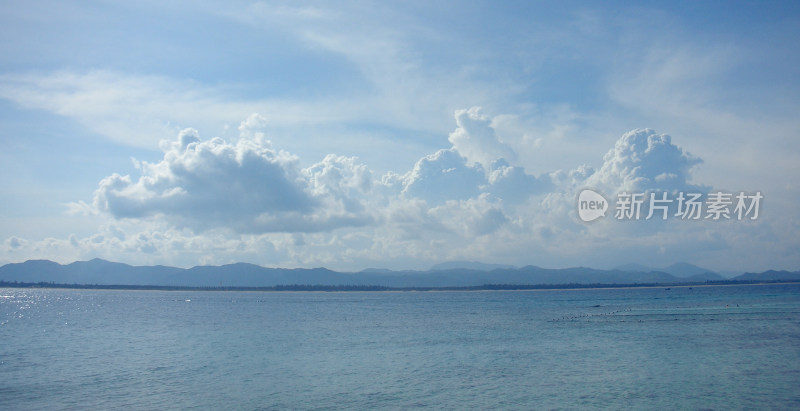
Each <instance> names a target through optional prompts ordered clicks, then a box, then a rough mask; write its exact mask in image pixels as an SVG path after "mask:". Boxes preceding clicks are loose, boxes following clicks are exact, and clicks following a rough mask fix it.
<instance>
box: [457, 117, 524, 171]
mask: <svg viewBox="0 0 800 411" xmlns="http://www.w3.org/2000/svg"><path fill="white" fill-rule="evenodd" d="M455 118H456V124H457V125H458V128H456V129H455V130H454V131H453V132H452V133H450V137H449V138H448V140H449V141H450V143H452V144H453V149H454V150H456V151H458V152H459V153H460V154H461V155H462V156H464V158H466V159H467V164H469V165H474V164H475V163H478V164H481V165H483V166H484V167H488V166H489V165H490V164H492V162H494V161H495V160H498V159H506V160H513V159H514V158H515V157H516V154H515V153H514V151H513V150H512V149H511V148H510V147H509V146H507V145H506V144H504V143H503V142H501V141H500V140H499V139H498V137H497V134H496V133H495V130H494V128H493V127H492V124H491V119H490V118H489V117H487V116H485V115H484V114H483V113H482V111H481V108H480V107H472V108H470V109H468V110H457V111H456V114H455Z"/></svg>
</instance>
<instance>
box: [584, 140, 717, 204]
mask: <svg viewBox="0 0 800 411" xmlns="http://www.w3.org/2000/svg"><path fill="white" fill-rule="evenodd" d="M700 163H702V160H701V159H699V158H697V157H695V156H692V155H691V154H689V153H687V152H686V151H684V150H683V149H682V148H681V147H678V146H676V145H674V144H672V139H671V137H670V136H668V135H666V134H657V133H656V132H655V131H653V130H650V129H637V130H633V131H630V132H628V133H625V134H624V135H622V137H620V139H619V140H617V142H616V144H615V145H614V148H612V149H611V150H609V151H608V153H606V155H605V156H603V166H602V167H600V169H599V170H597V172H595V173H594V174H592V175H591V176H589V177H588V178H587V179H586V184H587V185H589V186H594V187H597V188H599V189H602V190H605V191H606V192H608V193H616V192H617V191H623V190H624V191H639V192H642V191H646V190H657V191H668V192H673V191H679V190H690V191H696V192H698V191H699V192H705V191H707V190H708V188H707V187H701V186H697V185H693V184H691V182H690V177H691V170H692V168H693V167H694V166H696V165H698V164H700Z"/></svg>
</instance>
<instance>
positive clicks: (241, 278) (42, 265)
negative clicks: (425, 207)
mask: <svg viewBox="0 0 800 411" xmlns="http://www.w3.org/2000/svg"><path fill="white" fill-rule="evenodd" d="M462 265H465V267H462ZM720 280H724V278H723V277H722V276H720V275H719V274H716V273H714V272H711V271H709V270H705V269H702V268H700V267H697V266H694V265H691V264H686V263H679V264H674V265H672V266H670V267H667V268H666V269H662V270H653V269H650V268H648V267H644V266H634V265H626V266H621V267H617V268H615V269H611V270H598V269H593V268H585V267H575V268H558V269H555V268H541V267H536V266H532V265H529V266H525V267H520V268H516V267H513V266H502V265H497V266H495V265H490V264H483V263H474V262H454V263H450V264H445V265H437V266H434V267H432V268H431V269H430V270H427V271H392V270H386V269H367V270H363V271H360V272H339V271H332V270H329V269H327V268H310V269H308V268H295V269H288V268H267V267H262V266H258V265H254V264H247V263H236V264H227V265H220V266H197V267H192V268H178V267H167V266H162V265H156V266H132V265H128V264H123V263H115V262H110V261H106V260H102V259H93V260H90V261H76V262H74V263H71V264H66V265H62V264H59V263H55V262H52V261H48V260H29V261H26V262H24V263H12V264H6V265H4V266H2V267H0V281H6V282H14V281H16V282H26V283H38V282H47V283H57V284H82V285H136V286H140V285H158V286H181V287H271V286H276V285H294V284H299V285H350V286H365V285H370V286H372V285H374V286H384V287H469V286H480V285H485V284H518V285H533V284H636V283H638V284H644V283H664V284H669V283H680V282H705V281H720ZM731 280H734V281H737V280H741V281H776V280H800V271H794V272H789V271H773V270H770V271H765V272H763V273H745V274H742V275H740V276H737V277H734V278H732V279H731Z"/></svg>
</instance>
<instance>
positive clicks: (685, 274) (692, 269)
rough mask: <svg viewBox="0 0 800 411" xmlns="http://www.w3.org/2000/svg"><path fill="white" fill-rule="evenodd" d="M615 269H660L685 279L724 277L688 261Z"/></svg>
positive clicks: (647, 270) (650, 270)
mask: <svg viewBox="0 0 800 411" xmlns="http://www.w3.org/2000/svg"><path fill="white" fill-rule="evenodd" d="M616 270H620V271H626V272H642V273H647V272H653V271H660V272H663V273H667V274H670V275H673V276H675V277H677V278H682V279H685V280H687V281H721V280H724V279H725V277H723V276H721V275H719V274H717V273H715V272H714V271H711V270H709V269H706V268H702V267H698V266H696V265H693V264H689V263H675V264H672V265H670V266H668V267H664V268H653V267H648V266H646V265H641V264H625V265H621V266H619V267H617V268H616Z"/></svg>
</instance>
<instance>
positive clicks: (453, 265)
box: [430, 261, 516, 271]
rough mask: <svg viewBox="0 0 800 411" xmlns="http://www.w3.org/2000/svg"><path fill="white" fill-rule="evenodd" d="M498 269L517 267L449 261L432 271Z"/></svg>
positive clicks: (433, 268)
mask: <svg viewBox="0 0 800 411" xmlns="http://www.w3.org/2000/svg"><path fill="white" fill-rule="evenodd" d="M498 268H501V269H507V268H516V267H514V266H513V265H508V264H487V263H481V262H478V261H448V262H445V263H439V264H436V265H434V266H433V267H431V268H430V271H443V270H456V269H467V270H477V271H492V270H496V269H498Z"/></svg>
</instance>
